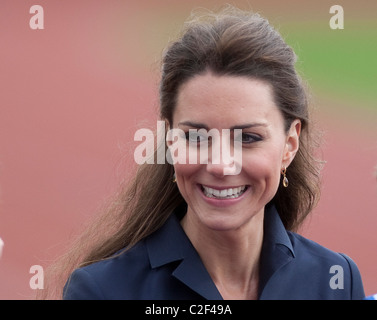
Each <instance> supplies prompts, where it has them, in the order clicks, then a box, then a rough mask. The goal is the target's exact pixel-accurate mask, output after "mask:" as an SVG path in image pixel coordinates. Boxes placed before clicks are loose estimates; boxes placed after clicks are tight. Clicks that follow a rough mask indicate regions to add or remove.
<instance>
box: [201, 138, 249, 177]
mask: <svg viewBox="0 0 377 320" xmlns="http://www.w3.org/2000/svg"><path fill="white" fill-rule="evenodd" d="M210 149H211V150H208V152H209V154H208V163H207V165H206V170H207V172H209V173H210V174H212V175H214V176H216V177H220V178H222V177H224V176H227V175H237V174H239V173H240V172H241V168H242V146H241V148H240V146H239V145H237V144H234V145H233V147H231V143H230V141H229V139H224V137H223V138H222V143H221V147H220V143H219V142H217V143H213V144H212V146H211V148H210ZM231 149H232V150H231Z"/></svg>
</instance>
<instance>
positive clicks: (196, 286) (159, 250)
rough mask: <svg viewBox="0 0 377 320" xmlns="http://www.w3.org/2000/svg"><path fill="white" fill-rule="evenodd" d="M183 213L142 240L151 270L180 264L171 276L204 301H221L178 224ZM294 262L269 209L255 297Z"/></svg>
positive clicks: (276, 218)
mask: <svg viewBox="0 0 377 320" xmlns="http://www.w3.org/2000/svg"><path fill="white" fill-rule="evenodd" d="M182 214H184V212H175V213H173V214H172V215H171V216H170V217H169V218H168V220H167V221H166V223H165V224H164V225H163V226H162V227H161V228H160V229H159V230H157V231H156V232H155V233H153V234H152V235H151V236H149V237H148V238H147V239H146V245H147V250H148V255H149V260H150V264H151V267H152V268H158V267H161V266H163V265H166V264H169V263H172V262H176V261H181V262H180V263H179V264H178V265H177V267H176V268H175V269H174V271H173V272H172V276H173V277H175V278H177V279H178V280H180V281H181V282H183V283H184V284H186V285H187V286H188V287H190V288H191V289H192V290H194V291H195V292H197V293H198V294H200V295H201V296H203V297H204V298H206V299H210V300H217V299H222V297H221V295H220V293H219V291H218V290H217V288H216V286H215V284H214V282H213V281H212V279H211V277H210V275H209V273H208V271H207V270H206V268H205V267H204V264H203V263H202V261H201V259H200V257H199V255H198V253H197V251H196V250H195V248H194V247H193V246H192V244H191V242H190V240H189V239H188V237H187V236H186V234H185V232H184V230H183V228H182V227H181V224H180V216H182ZM293 258H294V250H293V246H292V243H291V241H290V238H289V236H288V234H287V231H286V230H285V227H284V225H283V223H282V221H281V219H280V216H279V214H278V212H277V210H276V208H275V206H273V205H269V206H267V207H266V210H265V217H264V239H263V247H262V255H261V272H260V280H259V296H260V297H261V295H262V292H263V288H264V287H265V285H266V284H267V283H268V281H269V279H270V278H271V277H272V275H273V274H274V273H275V272H276V271H277V270H278V269H279V268H281V267H282V266H283V265H285V264H287V263H288V262H290V261H291V260H292V259H293Z"/></svg>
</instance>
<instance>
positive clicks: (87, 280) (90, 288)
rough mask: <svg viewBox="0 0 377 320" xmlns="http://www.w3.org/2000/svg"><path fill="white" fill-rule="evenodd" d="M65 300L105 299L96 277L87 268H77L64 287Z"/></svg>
mask: <svg viewBox="0 0 377 320" xmlns="http://www.w3.org/2000/svg"><path fill="white" fill-rule="evenodd" d="M63 299H64V300H103V299H104V296H103V294H102V291H101V289H100V287H99V286H98V285H97V283H96V281H95V279H94V278H93V277H92V276H91V275H90V273H89V272H87V271H86V270H85V269H76V270H75V271H74V272H73V273H72V274H71V276H70V277H69V279H68V281H67V283H66V284H65V286H64V289H63Z"/></svg>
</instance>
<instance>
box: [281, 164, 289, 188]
mask: <svg viewBox="0 0 377 320" xmlns="http://www.w3.org/2000/svg"><path fill="white" fill-rule="evenodd" d="M286 173H287V167H284V168H282V169H281V174H282V175H283V186H284V188H287V187H288V183H289V181H288V178H287V176H286Z"/></svg>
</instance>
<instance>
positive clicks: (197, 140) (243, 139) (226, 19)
mask: <svg viewBox="0 0 377 320" xmlns="http://www.w3.org/2000/svg"><path fill="white" fill-rule="evenodd" d="M295 61H296V57H295V54H294V52H293V50H292V49H291V48H290V47H289V46H288V45H287V44H286V43H285V42H284V40H283V39H282V38H281V36H280V35H279V33H278V32H276V31H275V30H274V29H273V28H272V26H271V25H270V24H269V23H268V21H267V20H266V19H264V18H262V17H261V16H259V15H258V14H254V13H249V12H243V11H239V10H237V9H235V8H231V7H227V8H226V9H224V10H223V11H221V12H220V13H218V14H212V13H209V14H208V13H207V14H204V15H196V16H195V17H194V18H193V19H192V20H191V21H189V22H188V23H187V24H186V26H185V29H184V30H183V33H182V35H181V37H180V38H178V39H177V40H176V41H174V42H172V43H171V44H170V45H169V46H168V47H167V49H166V51H165V53H164V56H163V63H162V78H161V83H160V111H161V112H160V115H161V120H163V121H165V122H166V123H167V124H168V127H169V129H180V130H182V131H183V132H184V133H185V134H184V135H183V140H182V143H184V144H185V145H186V146H187V148H189V149H196V148H198V147H200V145H201V144H202V143H206V145H207V148H206V150H207V151H208V154H207V155H206V156H207V160H208V161H206V162H205V163H200V162H196V163H190V162H189V161H187V159H185V160H186V161H177V162H175V163H173V164H170V163H163V164H159V163H156V162H153V164H148V163H146V164H143V165H141V166H140V167H139V170H138V171H137V173H136V176H135V178H134V180H133V182H132V183H131V184H130V185H128V186H125V188H124V189H122V190H120V193H119V194H118V195H117V196H116V197H115V199H114V201H112V202H111V203H110V205H109V209H108V210H107V211H106V212H105V213H104V214H103V215H101V216H100V217H99V218H98V220H97V221H95V222H93V224H91V225H90V226H89V228H88V230H87V231H86V232H85V233H84V234H83V236H82V237H81V238H80V239H79V240H78V242H77V243H76V245H75V246H74V247H73V249H72V250H71V251H70V252H68V253H67V255H66V256H65V257H63V258H62V259H61V260H60V261H58V263H57V264H56V267H55V269H51V270H52V271H53V274H55V275H57V277H58V278H59V279H60V280H62V281H64V282H65V281H66V280H67V278H68V281H67V282H66V284H65V287H64V290H63V298H65V299H203V298H207V299H361V298H363V297H364V292H363V285H362V282H361V277H360V274H359V271H358V269H357V267H356V265H355V264H354V262H353V261H352V260H351V259H350V258H348V257H347V256H345V255H343V254H338V253H335V252H332V251H331V250H328V249H326V248H323V247H321V246H319V245H318V244H316V243H314V242H312V241H310V240H307V239H305V238H303V237H301V236H299V235H298V234H296V233H295V232H294V231H295V230H297V228H298V227H299V226H300V224H301V223H302V221H303V220H304V219H305V217H306V216H307V215H308V214H309V213H310V212H311V210H312V209H313V207H314V205H315V204H316V202H317V201H318V196H319V166H320V163H319V162H318V161H316V160H315V158H314V157H313V150H314V148H313V147H314V146H315V140H314V139H313V135H312V131H311V122H310V119H309V111H308V101H307V95H306V90H305V88H304V86H303V83H302V81H301V79H300V78H299V76H298V75H297V73H296V70H295ZM193 129H195V130H198V131H197V132H199V131H200V130H202V131H201V132H203V130H204V131H205V132H208V131H210V130H217V132H221V134H220V135H218V136H217V137H215V138H213V137H211V136H210V135H195V136H194V135H190V130H191V132H192V130H193ZM239 129H241V130H242V131H241V133H240V134H239V132H238V133H236V130H239ZM223 130H225V131H223ZM223 132H229V134H230V135H231V136H232V138H233V139H234V140H237V141H239V142H240V144H241V148H242V167H241V168H240V170H239V171H238V172H237V174H226V172H227V171H226V169H229V167H230V166H233V165H234V162H235V161H236V159H234V151H235V150H234V148H233V149H232V144H230V145H229V146H228V147H229V148H230V154H231V155H233V156H230V159H224V157H222V155H223V154H222V153H215V155H216V154H217V155H219V154H220V156H219V157H218V158H216V156H213V153H212V152H210V151H211V148H214V147H215V146H219V145H220V144H219V143H217V142H218V140H222V139H224V138H226V137H225V136H224V134H223ZM216 139H217V140H216ZM215 140H216V141H215ZM162 147H163V150H164V151H165V152H166V151H168V150H170V151H171V147H172V141H170V142H169V141H168V142H167V143H165V141H163V144H162ZM221 147H224V145H223V144H222V145H221ZM158 152H159V151H158V150H156V151H155V157H157V155H158ZM228 160H231V161H228ZM287 181H289V184H288V183H287ZM283 182H284V183H283ZM334 265H336V266H338V267H340V268H341V270H343V273H342V277H343V279H342V280H343V283H344V286H343V288H342V290H337V289H333V288H332V287H331V286H330V285H329V281H330V279H331V274H330V273H329V271H330V270H332V269H331V268H332V266H334ZM72 271H73V272H72ZM53 285H55V288H57V290H58V292H57V293H58V294H61V293H62V285H56V284H54V283H53V282H50V284H49V283H48V282H47V289H45V295H47V296H48V294H49V293H50V291H49V290H50V288H52V286H53Z"/></svg>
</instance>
